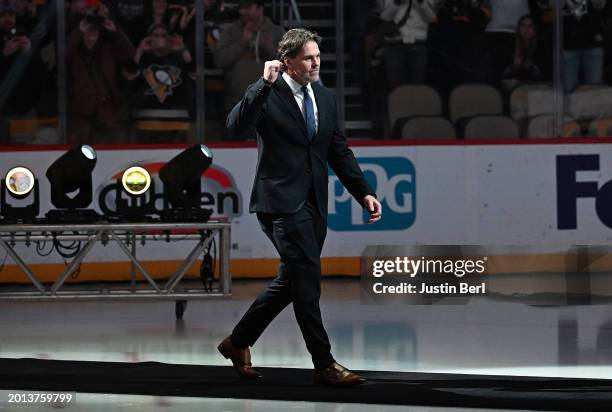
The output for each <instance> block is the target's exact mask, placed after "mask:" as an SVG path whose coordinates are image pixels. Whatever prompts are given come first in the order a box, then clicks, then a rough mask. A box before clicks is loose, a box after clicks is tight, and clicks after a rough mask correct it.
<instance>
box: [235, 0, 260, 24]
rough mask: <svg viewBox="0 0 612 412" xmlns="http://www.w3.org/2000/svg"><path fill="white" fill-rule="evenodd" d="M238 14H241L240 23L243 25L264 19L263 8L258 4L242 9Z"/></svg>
mask: <svg viewBox="0 0 612 412" xmlns="http://www.w3.org/2000/svg"><path fill="white" fill-rule="evenodd" d="M238 13H240V21H241V22H242V24H248V23H251V24H252V23H257V22H259V21H261V19H262V18H263V7H262V6H258V5H257V4H251V5H248V6H244V7H241V8H240V10H238Z"/></svg>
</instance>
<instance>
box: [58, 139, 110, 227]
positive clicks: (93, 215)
mask: <svg viewBox="0 0 612 412" xmlns="http://www.w3.org/2000/svg"><path fill="white" fill-rule="evenodd" d="M97 160H98V157H97V153H96V151H95V150H94V148H93V147H91V146H89V145H85V144H84V145H80V146H76V147H74V148H72V149H70V150H69V151H67V152H66V153H64V154H63V155H61V156H60V157H59V158H58V159H57V160H56V161H55V162H53V163H52V164H51V166H49V168H48V169H47V173H46V175H47V178H48V179H49V182H50V183H51V203H52V204H53V206H55V207H56V208H57V209H55V210H50V211H49V212H47V219H49V221H51V222H54V223H70V222H94V221H96V220H98V219H99V217H100V216H99V215H98V213H97V212H96V211H94V210H92V209H87V207H88V206H89V205H90V204H91V202H92V200H93V193H92V178H91V177H92V176H91V175H92V172H93V170H94V168H95V166H96V162H97Z"/></svg>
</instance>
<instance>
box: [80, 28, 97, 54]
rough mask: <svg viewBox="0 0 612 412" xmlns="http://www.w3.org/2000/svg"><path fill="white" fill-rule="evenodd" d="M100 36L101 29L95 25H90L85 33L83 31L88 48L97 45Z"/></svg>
mask: <svg viewBox="0 0 612 412" xmlns="http://www.w3.org/2000/svg"><path fill="white" fill-rule="evenodd" d="M99 38H100V30H99V29H98V27H96V26H94V25H91V24H90V25H89V27H88V28H87V30H85V33H83V44H84V45H85V47H86V48H87V49H88V50H91V49H93V48H94V47H96V43H97V42H98V39H99Z"/></svg>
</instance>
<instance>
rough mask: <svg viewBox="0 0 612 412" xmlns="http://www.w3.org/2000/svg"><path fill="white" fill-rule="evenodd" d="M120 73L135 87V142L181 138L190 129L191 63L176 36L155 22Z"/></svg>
mask: <svg viewBox="0 0 612 412" xmlns="http://www.w3.org/2000/svg"><path fill="white" fill-rule="evenodd" d="M134 62H135V63H136V66H137V67H135V70H129V69H128V70H125V71H124V75H125V77H126V78H127V79H128V80H131V81H132V82H133V85H134V86H135V89H136V96H137V100H136V102H135V107H134V113H133V118H134V119H135V120H136V123H135V126H136V130H135V134H136V139H137V141H139V142H150V141H156V142H162V141H174V142H179V141H185V139H186V138H187V135H188V132H189V129H190V117H191V116H190V113H189V108H190V105H191V93H192V89H193V88H194V84H193V77H194V75H193V71H194V69H195V68H194V62H193V58H192V56H191V53H190V52H189V50H188V49H187V48H186V47H185V44H184V43H183V39H182V37H181V36H180V35H171V34H170V31H169V30H168V27H166V25H165V24H163V23H155V24H153V26H151V28H150V29H149V32H148V33H147V36H146V37H145V38H144V39H143V40H142V41H141V42H140V44H139V46H138V48H137V49H136V53H135V54H134Z"/></svg>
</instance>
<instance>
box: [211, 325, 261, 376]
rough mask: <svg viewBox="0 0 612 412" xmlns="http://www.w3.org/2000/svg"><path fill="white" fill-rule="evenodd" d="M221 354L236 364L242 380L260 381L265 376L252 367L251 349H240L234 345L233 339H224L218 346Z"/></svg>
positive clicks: (235, 367) (235, 366)
mask: <svg viewBox="0 0 612 412" xmlns="http://www.w3.org/2000/svg"><path fill="white" fill-rule="evenodd" d="M217 349H219V352H221V355H223V357H224V358H225V359H229V360H231V361H232V363H233V364H234V369H236V372H238V376H240V377H241V378H242V379H249V380H258V379H261V378H262V377H263V376H262V375H261V373H259V372H257V371H256V370H255V369H253V366H252V365H251V351H250V350H249V348H246V349H240V348H237V347H235V346H234V345H232V340H231V337H230V336H228V337H227V338H225V339H223V341H222V342H221V343H220V344H219V346H217Z"/></svg>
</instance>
